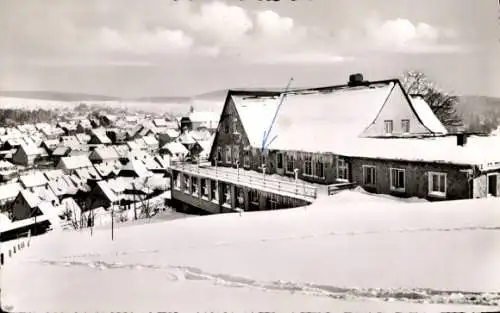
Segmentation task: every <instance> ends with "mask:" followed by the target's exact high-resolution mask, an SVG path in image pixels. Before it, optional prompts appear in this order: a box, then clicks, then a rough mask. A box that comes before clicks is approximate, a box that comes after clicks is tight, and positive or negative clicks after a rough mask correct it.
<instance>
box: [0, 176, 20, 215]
mask: <svg viewBox="0 0 500 313" xmlns="http://www.w3.org/2000/svg"><path fill="white" fill-rule="evenodd" d="M21 190H23V187H22V186H21V184H19V183H8V184H4V185H0V212H9V211H11V204H12V203H13V202H14V200H15V199H16V197H17V195H18V194H19V191H21Z"/></svg>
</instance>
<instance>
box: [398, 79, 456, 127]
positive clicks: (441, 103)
mask: <svg viewBox="0 0 500 313" xmlns="http://www.w3.org/2000/svg"><path fill="white" fill-rule="evenodd" d="M402 84H403V87H404V88H405V90H406V92H407V93H408V94H409V95H420V96H422V97H423V98H424V100H425V101H426V102H427V104H429V106H430V108H431V110H432V111H433V112H434V114H436V116H437V118H438V119H439V120H440V121H441V123H443V125H444V126H445V127H447V128H450V127H460V126H463V123H462V120H461V119H460V117H459V116H458V114H457V111H456V106H457V103H458V102H459V101H460V99H459V97H458V96H456V95H452V94H449V93H446V92H444V91H442V90H441V89H439V88H438V87H437V86H436V84H435V83H434V82H433V81H431V80H429V78H428V77H427V76H426V75H425V74H424V73H422V72H419V71H407V72H406V73H404V74H403V79H402Z"/></svg>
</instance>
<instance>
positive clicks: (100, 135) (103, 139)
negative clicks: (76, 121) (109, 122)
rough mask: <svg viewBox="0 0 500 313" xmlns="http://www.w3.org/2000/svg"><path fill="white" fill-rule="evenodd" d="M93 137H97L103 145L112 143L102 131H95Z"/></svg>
mask: <svg viewBox="0 0 500 313" xmlns="http://www.w3.org/2000/svg"><path fill="white" fill-rule="evenodd" d="M92 135H93V136H95V137H96V138H97V140H98V141H99V142H100V143H103V144H109V143H111V139H109V137H108V136H107V135H106V133H105V132H104V131H102V130H99V131H97V130H95V131H94V132H93V134H92Z"/></svg>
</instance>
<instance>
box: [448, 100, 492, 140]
mask: <svg viewBox="0 0 500 313" xmlns="http://www.w3.org/2000/svg"><path fill="white" fill-rule="evenodd" d="M457 113H458V114H459V116H460V117H461V118H462V121H463V122H464V125H465V126H466V127H467V129H468V130H469V131H474V132H475V131H479V132H490V131H492V130H494V129H496V128H497V127H498V126H499V125H500V98H493V97H485V96H461V97H460V102H459V103H458V105H457Z"/></svg>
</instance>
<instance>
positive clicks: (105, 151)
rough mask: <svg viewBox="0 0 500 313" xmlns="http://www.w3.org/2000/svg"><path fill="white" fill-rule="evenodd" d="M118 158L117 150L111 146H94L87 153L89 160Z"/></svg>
mask: <svg viewBox="0 0 500 313" xmlns="http://www.w3.org/2000/svg"><path fill="white" fill-rule="evenodd" d="M119 158H120V156H119V155H118V152H116V149H115V148H114V147H112V146H107V147H99V148H96V149H95V150H94V151H92V152H91V153H90V155H89V159H90V160H98V161H104V160H117V159H119Z"/></svg>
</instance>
